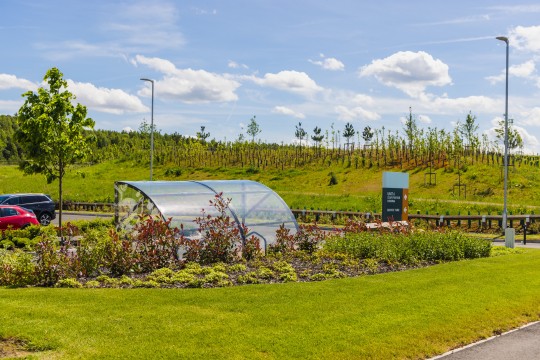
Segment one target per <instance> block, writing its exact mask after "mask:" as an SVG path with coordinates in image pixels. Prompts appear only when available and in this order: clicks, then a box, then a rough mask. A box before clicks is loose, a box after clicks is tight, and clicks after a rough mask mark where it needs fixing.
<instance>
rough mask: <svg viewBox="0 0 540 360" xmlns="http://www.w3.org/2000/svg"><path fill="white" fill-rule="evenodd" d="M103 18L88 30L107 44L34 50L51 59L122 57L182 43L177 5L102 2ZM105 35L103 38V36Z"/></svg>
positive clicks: (56, 43) (65, 43)
mask: <svg viewBox="0 0 540 360" xmlns="http://www.w3.org/2000/svg"><path fill="white" fill-rule="evenodd" d="M101 11H102V13H103V14H105V17H106V16H107V15H109V18H108V19H105V20H104V21H102V22H101V23H99V24H95V25H96V26H94V27H92V29H90V30H94V31H95V30H97V31H99V32H100V33H96V32H94V33H91V34H90V36H92V37H94V38H98V37H99V38H106V39H107V40H106V41H96V42H88V41H85V40H79V39H77V40H74V39H67V40H65V39H54V40H53V41H51V42H41V43H36V44H35V47H36V48H37V49H38V50H40V51H43V54H44V55H45V56H46V57H47V58H48V59H52V60H65V59H71V58H76V57H111V56H112V57H124V56H125V54H134V53H140V52H143V51H144V52H156V51H159V50H163V49H175V50H177V49H179V48H180V47H182V46H183V45H184V44H185V42H186V41H185V39H184V36H183V34H182V33H181V32H180V30H179V27H178V25H177V23H178V18H179V15H178V11H177V9H176V4H175V3H174V2H170V1H163V0H157V1H138V2H137V1H134V2H105V3H104V5H103V9H101ZM103 35H104V36H103Z"/></svg>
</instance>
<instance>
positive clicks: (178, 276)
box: [171, 270, 197, 284]
mask: <svg viewBox="0 0 540 360" xmlns="http://www.w3.org/2000/svg"><path fill="white" fill-rule="evenodd" d="M196 280H197V276H196V275H194V274H192V273H190V272H187V271H186V270H180V271H178V272H176V273H175V274H174V275H173V276H172V278H171V282H172V283H173V284H174V283H179V284H189V283H191V282H194V281H196Z"/></svg>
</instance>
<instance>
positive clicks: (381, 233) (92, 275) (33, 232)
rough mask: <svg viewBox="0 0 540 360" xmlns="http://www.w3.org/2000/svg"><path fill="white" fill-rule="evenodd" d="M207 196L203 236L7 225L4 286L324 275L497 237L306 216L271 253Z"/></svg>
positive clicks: (465, 249)
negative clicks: (338, 223)
mask: <svg viewBox="0 0 540 360" xmlns="http://www.w3.org/2000/svg"><path fill="white" fill-rule="evenodd" d="M210 203H211V205H212V206H213V207H214V208H215V210H217V212H216V213H217V214H221V215H218V216H211V215H209V214H208V213H206V212H205V211H204V210H203V211H202V214H201V216H200V217H198V218H197V219H195V220H194V221H195V223H196V224H197V226H198V229H199V233H200V234H201V236H200V237H198V238H196V239H193V238H187V237H184V236H183V235H182V229H177V228H173V229H171V228H170V227H169V224H170V220H169V221H162V220H157V219H155V218H152V217H141V218H140V219H139V221H138V222H137V224H135V228H134V230H135V231H134V232H132V233H131V235H129V236H128V235H126V234H121V233H119V232H117V231H116V230H114V228H113V226H112V222H110V221H107V222H105V221H103V220H101V221H94V222H80V223H79V226H75V225H71V224H68V225H67V226H66V227H65V228H64V229H63V232H65V233H66V234H68V235H69V236H68V237H67V240H68V241H65V242H64V244H63V243H62V242H61V241H59V240H58V239H59V237H58V236H57V231H58V229H55V228H54V227H52V226H50V227H40V228H37V227H36V228H28V229H25V230H14V231H6V232H4V233H3V234H2V237H0V286H12V287H21V286H56V287H87V288H99V287H122V288H136V287H148V288H157V287H177V288H189V287H192V288H198V287H222V286H231V285H242V284H259V283H275V282H291V281H320V280H326V279H332V278H342V277H348V276H358V275H363V274H375V273H380V272H387V271H395V270H402V269H408V268H412V267H420V266H427V265H432V264H436V263H439V262H445V261H455V260H461V259H472V258H478V257H487V256H489V255H490V251H491V242H490V241H486V240H480V239H475V238H471V237H469V236H467V235H466V234H465V233H462V232H458V231H449V230H441V229H435V230H430V231H421V230H420V231H414V230H411V229H410V228H408V227H402V226H396V227H390V228H385V227H380V228H379V230H376V231H373V230H371V231H367V228H366V226H365V223H364V222H363V221H362V219H357V220H350V221H349V222H347V224H346V226H345V227H344V228H343V229H341V230H339V231H331V232H324V231H322V230H321V229H320V228H319V227H317V226H316V225H306V226H300V229H299V231H298V232H296V233H295V234H291V233H290V231H289V229H286V228H285V227H284V226H281V227H280V228H279V229H278V230H277V231H276V241H275V243H273V244H271V245H269V247H268V249H267V251H266V254H264V252H263V251H262V249H261V248H260V246H259V241H258V239H257V238H256V237H250V238H248V239H247V240H245V241H242V237H241V233H240V230H239V229H238V227H236V226H233V223H232V221H231V219H230V217H229V216H228V215H226V214H227V211H226V210H227V207H228V206H229V203H230V199H224V198H223V197H222V196H221V195H217V196H216V197H215V199H214V200H213V201H211V202H210ZM243 231H244V233H245V234H248V233H249V229H247V228H246V227H244V228H243ZM74 239H77V240H76V241H75V240H74ZM178 249H183V256H182V258H181V259H179V256H178V253H179V251H178Z"/></svg>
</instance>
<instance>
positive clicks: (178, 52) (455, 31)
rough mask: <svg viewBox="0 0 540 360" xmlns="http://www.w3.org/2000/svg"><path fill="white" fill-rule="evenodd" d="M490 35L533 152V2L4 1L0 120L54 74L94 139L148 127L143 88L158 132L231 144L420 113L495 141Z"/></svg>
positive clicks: (495, 84)
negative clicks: (84, 113)
mask: <svg viewBox="0 0 540 360" xmlns="http://www.w3.org/2000/svg"><path fill="white" fill-rule="evenodd" d="M497 36H505V37H507V38H508V39H509V81H508V89H509V91H508V92H509V97H508V106H509V109H508V118H509V119H511V120H512V121H511V126H512V127H513V128H514V129H515V130H517V131H518V132H519V133H520V134H521V136H522V138H523V140H524V150H525V152H527V153H535V154H536V153H540V96H539V95H540V71H539V69H537V68H536V66H540V3H539V2H538V1H529V0H526V1H519V0H517V1H516V0H512V1H510V0H505V1H484V0H479V1H470V0H467V1H463V0H454V1H437V0H431V1H427V0H426V1H419V0H416V1H415V0H411V1H397V0H395V1H390V0H379V1H366V0H335V1H323V0H309V1H308V0H293V1H291V0H286V1H285V0H229V1H223V0H222V1H216V0H214V1H213V0H206V1H200V0H199V1H194V0H183V1H171V0H155V1H152V0H146V1H137V0H134V1H127V0H122V1H117V0H93V1H87V0H85V1H79V0H49V1H43V0H1V1H0V46H1V49H2V51H1V53H0V114H5V115H14V114H16V113H17V111H18V109H19V108H20V106H21V105H22V104H23V102H24V98H23V97H22V96H21V95H22V94H23V93H24V92H26V91H28V90H33V91H35V90H36V89H37V88H38V87H40V86H44V83H43V78H44V76H45V73H46V72H47V70H48V69H50V68H52V67H57V68H58V69H60V71H61V72H62V73H63V74H64V79H66V80H67V82H68V90H69V91H71V92H72V93H73V94H75V95H76V97H77V100H76V101H77V102H79V103H81V104H83V105H85V106H86V107H87V108H88V115H89V116H90V117H91V118H92V119H94V121H95V123H96V125H95V128H96V129H108V130H116V131H122V130H128V131H129V130H130V129H132V130H137V129H139V126H140V125H141V123H143V122H147V123H150V122H151V107H152V105H151V104H152V91H151V83H149V82H146V81H141V80H140V79H141V78H149V79H153V80H154V86H155V87H154V117H153V120H154V124H155V127H156V129H157V130H159V131H161V132H162V133H174V132H176V133H179V134H182V135H186V136H195V134H196V133H197V132H198V131H200V128H201V126H204V127H205V129H206V131H207V132H210V139H212V138H215V139H216V140H226V141H230V140H235V139H238V137H239V135H240V134H241V133H242V134H245V133H246V130H247V125H248V124H249V122H250V119H252V118H253V117H254V116H255V117H256V118H255V119H256V121H257V123H258V124H259V127H260V130H261V133H260V134H259V135H258V136H257V139H260V140H262V141H266V142H276V143H282V142H283V143H292V142H294V139H295V129H296V126H297V125H298V124H299V122H301V124H302V128H304V129H305V130H306V131H307V132H308V134H310V135H312V134H313V129H314V128H315V127H319V128H321V129H322V130H323V134H324V133H326V131H328V132H331V131H332V129H333V130H334V131H335V132H336V133H337V131H340V132H341V133H342V132H343V129H344V128H345V124H346V123H348V122H349V123H351V124H352V125H353V127H354V128H355V130H357V131H360V132H361V131H362V130H363V129H364V128H365V127H366V126H370V127H371V128H372V129H382V128H383V127H384V129H385V131H390V132H392V133H394V134H397V133H398V132H399V133H400V134H401V135H402V136H404V135H403V134H404V131H403V129H404V125H403V121H404V119H405V117H406V116H408V115H409V111H411V112H412V114H413V116H414V117H415V119H416V122H417V125H418V126H419V127H420V128H423V129H426V130H427V129H428V128H436V129H439V130H442V129H445V130H447V131H452V130H453V129H454V127H455V126H456V124H458V123H464V122H465V119H466V117H467V114H469V113H471V114H472V115H473V116H476V123H477V125H478V127H479V128H478V134H479V135H480V136H481V135H482V134H486V135H487V136H488V137H489V138H490V139H491V140H493V141H495V140H496V137H495V131H494V130H495V128H498V127H499V122H500V121H501V120H503V119H504V112H505V85H506V77H505V69H506V44H505V43H504V42H503V41H499V40H497V39H496V37H497ZM357 139H358V138H357V137H356V136H355V140H357ZM360 140H362V139H360ZM362 141H363V140H362ZM498 146H500V148H502V144H500V143H499V145H498Z"/></svg>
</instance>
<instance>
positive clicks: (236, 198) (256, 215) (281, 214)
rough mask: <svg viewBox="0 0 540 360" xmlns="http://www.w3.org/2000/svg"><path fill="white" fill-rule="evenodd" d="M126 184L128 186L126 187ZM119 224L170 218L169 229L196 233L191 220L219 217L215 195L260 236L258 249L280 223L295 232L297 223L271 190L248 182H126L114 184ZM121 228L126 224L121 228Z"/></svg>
mask: <svg viewBox="0 0 540 360" xmlns="http://www.w3.org/2000/svg"><path fill="white" fill-rule="evenodd" d="M128 185H129V186H128ZM116 191H117V201H118V204H117V205H118V206H117V211H118V214H119V215H120V216H119V220H120V222H122V224H124V223H127V224H129V223H131V224H132V223H133V221H135V220H136V218H137V214H156V215H161V216H162V217H163V218H164V219H169V218H171V219H172V220H171V226H174V227H178V228H180V226H181V225H183V227H184V230H185V232H186V234H187V235H189V234H191V233H195V232H196V231H197V224H195V222H194V220H195V219H196V218H198V217H200V216H201V215H202V210H203V209H204V211H205V212H206V214H210V215H213V216H216V215H219V214H218V213H217V211H216V210H215V208H214V207H212V206H210V201H211V200H213V199H214V198H215V195H216V193H223V197H224V198H226V199H229V198H230V199H231V203H230V210H231V213H230V216H231V217H232V218H235V217H236V218H237V219H238V221H239V222H241V223H244V224H245V225H246V226H247V227H248V229H249V231H250V233H252V234H254V235H256V236H259V237H260V238H261V239H265V240H266V244H264V240H261V241H262V242H261V246H265V245H266V246H267V245H268V244H271V243H273V242H274V241H275V232H276V230H277V229H278V228H279V226H280V225H281V224H285V226H286V227H287V228H289V229H291V230H292V231H291V233H294V232H296V229H297V225H296V220H295V219H294V216H293V214H292V212H291V211H290V209H289V208H288V207H287V204H285V202H284V201H283V200H282V199H281V198H280V197H279V195H277V194H276V193H275V192H274V191H273V190H272V189H270V188H268V187H266V186H264V185H262V184H260V183H257V182H255V181H248V180H227V181H225V180H208V181H152V182H150V181H126V182H118V183H117V184H116ZM122 226H123V227H124V228H125V227H126V225H122Z"/></svg>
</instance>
